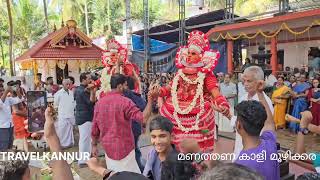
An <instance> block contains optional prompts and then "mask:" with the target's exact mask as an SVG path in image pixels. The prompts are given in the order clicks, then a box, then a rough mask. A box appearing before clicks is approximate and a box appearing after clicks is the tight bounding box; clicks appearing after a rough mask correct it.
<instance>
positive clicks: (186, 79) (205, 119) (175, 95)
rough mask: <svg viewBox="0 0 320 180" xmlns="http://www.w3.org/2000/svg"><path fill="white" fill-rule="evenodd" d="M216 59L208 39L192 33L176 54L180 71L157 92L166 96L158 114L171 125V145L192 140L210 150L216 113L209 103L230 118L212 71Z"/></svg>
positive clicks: (216, 52) (226, 102)
mask: <svg viewBox="0 0 320 180" xmlns="http://www.w3.org/2000/svg"><path fill="white" fill-rule="evenodd" d="M219 56H220V54H219V52H218V51H213V50H210V44H209V41H208V39H207V37H206V36H205V34H203V33H202V32H200V31H193V32H191V33H190V35H189V39H188V46H183V47H181V48H180V49H179V50H178V52H177V56H176V66H177V67H178V68H179V70H178V72H177V74H176V75H175V77H174V79H173V81H172V82H171V83H170V86H168V87H165V88H161V89H160V96H161V97H166V99H165V102H164V103H163V105H162V107H161V108H160V113H161V115H163V116H165V117H167V118H168V119H170V120H171V121H172V122H173V124H174V129H173V143H174V144H176V145H179V143H180V142H181V141H182V140H183V139H186V138H193V139H196V140H197V142H198V143H199V145H200V148H201V149H202V150H204V151H211V150H213V145H214V128H215V121H214V115H215V110H214V109H213V108H212V104H216V105H218V106H219V107H220V108H222V109H224V110H225V113H224V114H225V115H229V104H228V101H227V100H226V99H225V97H223V96H222V95H220V93H219V89H218V88H219V84H218V82H217V79H216V77H215V76H214V75H213V72H212V71H213V69H214V68H215V66H216V64H217V62H218V59H219Z"/></svg>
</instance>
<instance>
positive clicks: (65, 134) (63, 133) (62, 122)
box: [54, 118, 75, 148]
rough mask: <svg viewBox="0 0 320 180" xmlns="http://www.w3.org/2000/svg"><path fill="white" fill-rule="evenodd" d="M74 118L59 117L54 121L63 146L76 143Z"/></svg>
mask: <svg viewBox="0 0 320 180" xmlns="http://www.w3.org/2000/svg"><path fill="white" fill-rule="evenodd" d="M74 124H75V119H74V118H58V121H56V122H55V123H54V125H55V129H56V132H57V136H58V138H59V140H60V144H61V147H62V148H66V147H71V146H73V145H74V136H73V126H74Z"/></svg>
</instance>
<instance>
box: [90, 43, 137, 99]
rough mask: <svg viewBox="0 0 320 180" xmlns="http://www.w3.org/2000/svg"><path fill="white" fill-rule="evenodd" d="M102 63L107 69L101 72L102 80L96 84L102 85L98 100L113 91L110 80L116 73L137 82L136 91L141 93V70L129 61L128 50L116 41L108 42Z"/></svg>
mask: <svg viewBox="0 0 320 180" xmlns="http://www.w3.org/2000/svg"><path fill="white" fill-rule="evenodd" d="M102 63H103V65H104V66H105V68H104V69H103V70H102V72H101V78H100V80H98V81H97V82H96V85H98V86H100V85H101V89H100V92H99V93H98V98H101V97H103V96H104V95H105V94H106V93H107V92H108V91H110V90H111V87H110V79H111V76H112V75H114V74H116V73H120V74H123V75H126V76H131V77H132V78H133V79H134V80H135V91H136V92H137V93H140V89H141V88H140V81H139V77H138V74H139V68H138V66H136V65H135V64H133V63H131V62H130V61H129V60H128V50H127V49H126V48H125V47H123V46H122V45H121V44H120V43H119V42H118V41H116V40H115V39H111V40H109V41H107V43H106V49H105V51H104V52H103V55H102Z"/></svg>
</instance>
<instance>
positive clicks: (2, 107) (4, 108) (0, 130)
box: [0, 81, 22, 151]
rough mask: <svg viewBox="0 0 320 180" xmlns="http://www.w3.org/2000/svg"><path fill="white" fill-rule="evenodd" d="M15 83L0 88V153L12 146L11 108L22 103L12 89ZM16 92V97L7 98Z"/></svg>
mask: <svg viewBox="0 0 320 180" xmlns="http://www.w3.org/2000/svg"><path fill="white" fill-rule="evenodd" d="M14 86H15V83H14V82H13V81H10V82H9V83H8V85H7V88H6V89H4V87H3V86H0V134H1V136H0V151H2V150H7V149H10V148H11V147H12V144H13V122H12V113H11V106H12V105H15V104H18V103H20V102H22V99H21V94H20V92H19V91H17V90H15V88H14ZM14 90H15V91H16V92H17V95H18V97H8V95H9V93H13V91H14Z"/></svg>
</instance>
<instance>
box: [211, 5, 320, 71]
mask: <svg viewBox="0 0 320 180" xmlns="http://www.w3.org/2000/svg"><path fill="white" fill-rule="evenodd" d="M319 25H320V9H313V10H305V11H300V12H287V13H284V14H275V15H273V17H270V18H264V19H259V20H254V21H247V22H240V23H233V24H226V25H221V26H217V27H214V28H212V29H211V30H210V31H208V32H207V35H208V37H210V40H211V41H214V42H219V41H227V64H228V72H229V73H232V72H233V71H234V70H238V68H239V64H240V65H241V64H243V62H244V59H245V58H246V57H248V58H250V59H252V55H253V54H257V53H258V50H259V49H258V47H259V46H264V47H265V48H266V51H265V52H266V54H269V53H271V55H272V56H271V59H270V62H266V63H267V64H268V65H270V66H271V69H272V72H273V74H275V73H276V72H279V71H284V70H285V68H286V67H290V68H291V69H292V68H294V67H296V68H302V67H307V66H308V63H309V60H310V56H309V53H310V51H311V49H312V48H318V47H319V46H320V34H319V30H320V27H319ZM236 41H240V42H241V49H242V58H239V59H236V58H234V53H233V51H234V43H235V42H236ZM238 61H242V62H238Z"/></svg>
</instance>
